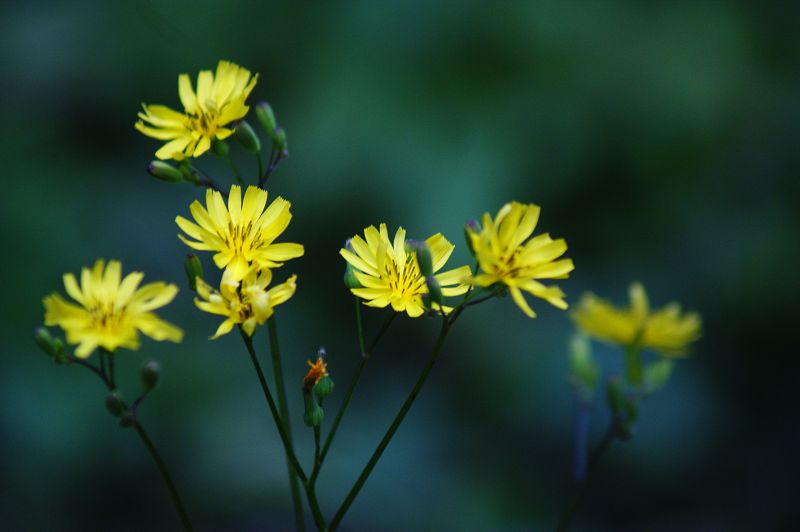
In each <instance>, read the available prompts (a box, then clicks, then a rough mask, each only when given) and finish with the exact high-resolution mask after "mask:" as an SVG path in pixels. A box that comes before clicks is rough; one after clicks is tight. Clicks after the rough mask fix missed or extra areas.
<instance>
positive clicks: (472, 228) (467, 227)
mask: <svg viewBox="0 0 800 532" xmlns="http://www.w3.org/2000/svg"><path fill="white" fill-rule="evenodd" d="M480 232H481V224H480V223H479V222H478V220H470V221H468V222H467V223H466V224H464V239H465V240H466V241H467V249H469V252H470V253H471V254H472V255H473V256H474V255H475V249H474V248H473V247H472V236H471V235H473V234H475V235H477V234H478V233H480Z"/></svg>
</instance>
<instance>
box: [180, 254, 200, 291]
mask: <svg viewBox="0 0 800 532" xmlns="http://www.w3.org/2000/svg"><path fill="white" fill-rule="evenodd" d="M183 270H184V271H185V272H186V279H187V280H188V281H189V288H191V289H192V290H197V278H198V277H200V278H202V277H203V265H202V264H200V259H198V258H197V255H195V254H194V253H189V254H188V255H186V258H185V259H184V260H183Z"/></svg>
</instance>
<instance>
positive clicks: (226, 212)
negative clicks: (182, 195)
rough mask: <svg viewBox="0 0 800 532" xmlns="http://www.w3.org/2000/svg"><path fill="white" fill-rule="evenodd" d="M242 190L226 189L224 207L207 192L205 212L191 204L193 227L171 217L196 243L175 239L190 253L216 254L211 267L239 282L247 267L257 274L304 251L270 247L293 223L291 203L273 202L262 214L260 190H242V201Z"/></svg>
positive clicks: (264, 200) (263, 200) (294, 246)
mask: <svg viewBox="0 0 800 532" xmlns="http://www.w3.org/2000/svg"><path fill="white" fill-rule="evenodd" d="M241 191H242V189H241V187H239V186H238V185H233V186H231V192H230V194H229V195H228V205H227V207H226V206H225V202H224V201H223V199H222V194H220V193H219V192H217V191H214V190H211V189H209V190H207V191H206V207H205V208H203V206H202V205H201V204H200V202H199V201H196V200H195V201H194V202H192V204H191V205H190V206H189V210H190V211H191V213H192V216H193V217H194V219H195V221H196V222H197V224H194V223H192V222H190V221H189V220H187V219H186V218H183V217H181V216H178V217H176V218H175V222H176V223H177V224H178V226H179V227H180V228H181V229H183V231H184V232H185V233H186V234H187V235H188V236H189V237H191V238H194V239H196V240H189V239H187V238H185V237H184V236H183V235H178V238H180V239H181V240H182V241H183V242H184V243H185V244H186V245H187V246H189V247H191V248H194V249H199V250H205V251H216V252H217V253H216V254H215V255H214V263H215V264H216V265H217V267H219V268H225V271H226V272H230V275H231V276H232V280H233V281H239V280H241V279H242V278H243V277H244V275H245V273H247V271H248V270H249V269H250V265H251V264H255V265H256V266H258V269H265V268H277V267H278V266H282V265H283V261H286V260H289V259H294V258H296V257H300V256H302V255H303V251H304V250H303V246H302V245H301V244H293V243H288V242H286V243H280V244H274V243H273V241H274V240H275V239H276V238H278V236H280V234H281V233H283V231H284V230H285V229H286V227H287V226H288V225H289V221H290V220H291V219H292V214H291V212H289V210H290V208H291V206H292V204H291V203H289V202H288V201H286V200H285V199H283V198H281V197H278V198H276V199H275V201H273V202H272V203H271V204H270V205H269V207H267V208H266V209H265V208H264V207H265V206H266V204H267V192H266V191H265V190H262V189H260V188H258V187H254V186H249V187H247V191H246V192H245V194H244V201H242V192H241ZM198 224H199V225H198Z"/></svg>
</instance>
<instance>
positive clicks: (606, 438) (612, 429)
mask: <svg viewBox="0 0 800 532" xmlns="http://www.w3.org/2000/svg"><path fill="white" fill-rule="evenodd" d="M618 435H619V420H618V419H617V418H614V419H613V420H612V421H611V425H610V426H609V427H608V430H607V431H606V433H605V434H604V435H603V439H602V440H601V441H600V443H599V444H598V446H597V447H595V449H594V451H592V455H591V457H590V458H589V462H588V465H587V467H586V472H585V475H584V477H583V480H581V481H580V482H578V488H577V490H576V491H575V495H574V496H573V497H572V500H571V501H570V503H569V506H567V509H566V510H564V513H563V514H562V515H561V519H560V520H559V522H558V527H557V528H556V530H557V531H558V532H566V531H567V530H569V525H570V523H571V522H572V518H573V517H575V512H576V511H577V510H578V505H579V504H580V502H581V499H582V498H583V494H584V493H585V492H586V484H587V483H588V481H589V473H591V472H592V470H593V469H594V468H595V467H596V466H597V464H598V462H600V459H601V458H602V457H603V454H605V452H606V451H607V450H608V448H609V447H610V446H611V443H612V442H613V441H614V440H615V439H616V438H617V437H618Z"/></svg>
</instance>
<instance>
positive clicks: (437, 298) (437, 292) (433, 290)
mask: <svg viewBox="0 0 800 532" xmlns="http://www.w3.org/2000/svg"><path fill="white" fill-rule="evenodd" d="M425 284H426V285H428V298H429V300H430V302H431V303H436V304H438V305H441V304H442V287H441V286H439V281H437V280H436V277H434V276H432V275H431V276H429V277H426V278H425Z"/></svg>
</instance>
